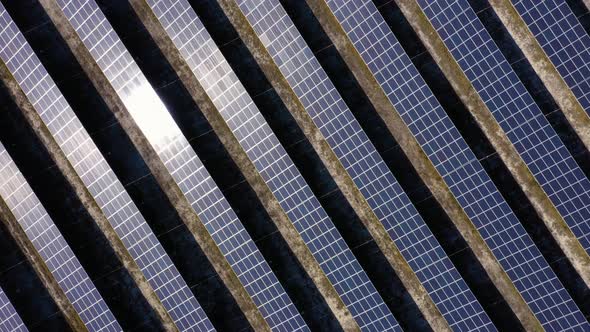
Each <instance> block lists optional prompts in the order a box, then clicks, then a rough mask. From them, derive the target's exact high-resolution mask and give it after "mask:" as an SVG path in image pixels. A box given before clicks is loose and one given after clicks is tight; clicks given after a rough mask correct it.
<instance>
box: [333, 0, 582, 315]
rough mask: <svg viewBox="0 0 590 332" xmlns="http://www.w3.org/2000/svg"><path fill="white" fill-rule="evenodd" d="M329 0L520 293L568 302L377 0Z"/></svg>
mask: <svg viewBox="0 0 590 332" xmlns="http://www.w3.org/2000/svg"><path fill="white" fill-rule="evenodd" d="M327 3H328V5H329V6H330V7H331V8H332V10H333V13H334V15H335V16H336V18H337V19H338V20H339V21H340V23H341V25H342V27H343V28H344V30H345V31H346V32H347V34H348V36H349V37H350V39H351V41H352V42H353V44H354V45H355V47H356V49H357V50H358V51H359V53H360V54H361V57H362V58H363V60H365V62H366V63H367V65H368V66H369V68H370V70H371V72H372V73H373V74H374V75H375V78H376V79H377V81H378V82H379V84H380V85H381V87H382V88H383V90H384V91H385V93H386V94H387V96H388V97H389V100H390V101H391V103H392V104H393V105H394V106H395V107H396V109H397V111H398V112H399V113H400V115H401V116H402V119H403V120H404V122H405V123H406V124H407V125H408V127H409V128H410V130H411V131H412V133H413V134H414V136H415V137H416V139H417V140H418V142H419V143H420V145H421V146H422V148H423V149H424V151H425V152H426V154H427V155H428V157H429V158H430V160H431V161H432V162H433V163H434V166H435V167H436V169H437V170H438V172H439V173H440V174H441V175H442V176H443V178H444V179H445V182H446V183H447V184H448V185H449V188H450V189H451V191H452V193H453V195H454V196H455V197H456V198H457V200H458V201H459V203H460V204H461V206H462V207H463V209H464V211H465V212H466V213H467V215H468V216H469V218H470V219H471V220H472V221H473V223H474V225H475V226H476V227H477V229H478V230H479V231H480V233H481V234H482V236H483V237H484V240H485V241H486V243H487V244H488V246H489V247H490V249H492V251H493V253H494V254H495V256H496V258H497V259H498V261H499V262H500V263H501V265H502V267H503V268H504V269H505V270H506V271H507V273H508V274H509V276H510V277H512V280H519V282H518V283H517V284H516V285H517V287H518V289H519V291H521V292H522V291H527V292H529V293H536V294H537V295H536V296H535V300H536V301H544V299H545V298H546V297H547V298H548V299H550V300H551V301H555V302H556V303H561V302H563V301H564V300H567V301H571V299H570V297H569V295H568V294H567V293H565V290H564V289H563V287H562V286H561V284H560V282H559V280H558V279H557V276H556V275H555V274H554V273H553V271H552V270H551V268H550V267H549V265H548V264H547V262H546V261H545V259H544V258H543V256H542V255H541V253H540V252H539V250H538V249H537V247H536V246H535V244H534V243H533V242H532V240H531V238H530V237H529V236H528V234H527V233H526V231H525V229H524V228H523V227H522V225H521V224H520V223H519V221H518V219H517V218H516V216H515V215H514V213H513V212H512V210H511V209H510V207H509V206H508V204H507V203H506V201H505V200H504V198H503V197H502V196H501V194H500V193H499V192H498V190H497V188H496V187H495V186H494V184H493V182H492V181H491V179H490V178H489V176H488V175H487V173H486V172H485V171H484V169H483V167H482V166H481V164H480V163H479V161H478V160H477V158H476V157H475V155H474V154H473V152H472V151H471V150H470V149H469V147H468V145H467V143H466V142H465V140H464V139H463V138H462V137H461V134H460V133H459V132H458V130H457V129H456V127H455V126H454V125H453V123H452V121H451V120H450V118H449V117H448V116H447V115H446V113H445V111H444V110H443V109H442V107H441V106H440V104H439V103H438V101H437V100H436V98H435V97H434V95H433V94H432V91H431V90H430V89H429V88H428V86H427V85H426V83H425V82H424V80H423V79H422V77H421V76H420V74H419V73H418V71H417V69H416V68H415V67H414V65H413V64H412V62H411V60H410V58H409V57H408V56H407V54H406V53H405V52H404V51H403V48H402V47H401V45H400V44H399V42H398V41H397V39H396V38H395V35H394V34H393V33H392V32H391V30H390V29H389V27H388V26H387V23H386V22H385V20H384V19H383V17H382V16H381V14H380V13H379V12H378V10H377V8H376V7H375V5H374V4H373V3H372V2H371V1H368V0H367V1H363V4H362V5H361V4H360V2H359V1H345V0H329V1H327ZM525 283H526V284H527V285H528V286H527V287H525V286H524V285H525ZM547 283H550V284H552V285H554V286H555V289H558V290H559V292H557V293H555V292H554V291H555V289H554V288H547V286H546V284H547ZM547 290H549V292H548V291H547ZM564 295H565V296H566V297H565V298H562V296H564Z"/></svg>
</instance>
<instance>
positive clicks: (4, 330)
mask: <svg viewBox="0 0 590 332" xmlns="http://www.w3.org/2000/svg"><path fill="white" fill-rule="evenodd" d="M26 331H28V329H27V327H26V326H25V324H24V323H23V321H22V319H21V318H20V316H19V315H18V313H17V312H16V309H14V306H13V305H12V303H10V300H9V299H8V297H7V296H6V293H4V290H3V289H2V288H0V332H26Z"/></svg>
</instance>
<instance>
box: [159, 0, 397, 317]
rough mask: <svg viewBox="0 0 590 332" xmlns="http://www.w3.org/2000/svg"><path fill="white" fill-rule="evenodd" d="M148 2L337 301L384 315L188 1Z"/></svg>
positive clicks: (382, 306)
mask: <svg viewBox="0 0 590 332" xmlns="http://www.w3.org/2000/svg"><path fill="white" fill-rule="evenodd" d="M148 3H149V5H150V6H151V7H152V8H153V10H154V12H155V13H156V16H157V17H158V19H159V20H160V22H161V24H162V25H163V27H164V29H165V30H166V31H167V33H168V35H169V36H170V38H171V39H172V40H173V42H174V43H175V45H176V46H177V47H178V49H179V50H180V52H181V54H182V56H183V57H184V59H185V60H186V61H187V63H188V65H189V67H190V68H191V69H192V70H193V73H194V74H195V76H196V78H197V79H198V80H199V82H200V83H201V85H202V86H203V88H204V89H205V90H206V92H207V94H208V95H209V97H210V98H211V100H212V101H213V103H214V104H215V106H216V107H217V109H218V110H219V111H220V113H221V115H222V117H223V118H224V119H225V121H226V123H227V124H228V126H229V128H230V129H231V131H232V132H233V133H234V135H235V137H236V138H237V139H238V141H239V143H240V145H241V146H242V148H243V149H244V150H245V151H246V154H247V155H248V157H249V158H250V159H251V160H252V161H253V163H254V166H255V167H256V169H257V170H258V171H259V172H260V174H261V176H262V178H263V179H264V181H265V182H266V184H267V185H268V187H269V188H270V190H271V191H272V192H273V194H274V195H275V197H276V198H277V199H278V201H279V203H280V205H281V207H282V208H283V209H284V210H285V211H286V212H287V215H288V216H289V218H290V219H291V221H292V222H293V225H294V226H295V228H296V229H297V230H298V231H299V232H300V234H301V235H302V237H303V239H304V242H305V243H306V244H307V245H308V247H309V248H310V249H311V252H312V254H313V255H314V257H315V258H316V260H317V261H318V262H319V264H320V266H321V267H322V269H323V271H324V272H325V273H326V275H327V276H328V279H329V280H330V281H331V282H332V284H333V285H334V286H335V288H336V290H337V292H338V293H339V294H340V295H341V297H342V300H343V302H344V303H345V304H346V305H348V306H351V308H350V309H351V312H353V315H354V313H359V312H364V314H363V315H358V314H357V315H354V316H355V318H357V319H358V320H359V324H364V325H366V326H368V322H370V321H369V320H368V319H369V317H370V316H371V315H374V318H373V319H372V321H376V320H378V319H382V318H384V317H385V318H387V317H388V316H390V315H391V313H390V312H389V310H388V309H387V307H386V305H385V303H384V302H383V300H382V299H381V298H380V296H379V294H378V293H377V291H376V289H375V287H374V286H373V284H372V283H371V281H370V280H369V278H368V277H367V275H366V273H365V272H364V271H363V270H362V268H361V266H360V265H359V263H358V262H357V261H356V258H355V257H354V256H353V254H352V252H351V251H350V249H349V248H348V247H347V245H346V244H345V242H344V240H343V239H342V237H341V235H340V234H339V233H338V231H337V230H336V228H335V227H334V225H333V224H332V222H331V220H330V219H329V217H328V215H327V214H326V212H325V211H324V209H323V208H322V207H321V205H320V204H319V201H318V200H317V198H316V197H315V196H314V195H313V193H312V191H311V189H310V188H309V186H308V185H307V184H306V183H305V180H304V179H303V178H302V176H301V174H300V173H299V171H298V170H297V168H296V167H295V165H294V164H293V162H292V160H291V159H290V158H289V156H288V155H287V153H286V151H285V149H284V148H283V146H282V145H281V144H280V143H279V141H278V139H277V138H276V136H275V135H274V133H273V132H272V130H271V129H270V127H269V126H268V124H267V123H266V121H265V120H264V118H263V117H262V115H261V114H260V112H259V110H258V109H257V107H256V105H255V104H254V102H253V101H252V99H251V98H250V96H249V95H248V93H247V92H246V90H245V89H244V87H243V86H242V84H241V83H240V81H239V80H238V78H237V77H236V75H235V74H234V72H233V71H232V69H231V67H230V66H229V64H228V63H227V61H226V60H225V59H224V58H223V55H222V54H221V52H220V51H219V49H218V48H217V46H216V45H215V42H214V41H213V39H211V36H210V35H209V34H208V33H207V31H206V30H205V28H204V26H203V24H202V23H201V21H200V20H199V18H198V17H197V15H196V13H195V12H194V11H193V10H192V9H191V8H190V5H189V4H188V2H187V1H185V0H180V1H171V0H164V1H155V0H149V1H148ZM359 301H360V302H359ZM376 304H377V305H376ZM373 326H374V327H375V328H377V327H379V328H383V327H385V326H379V325H373Z"/></svg>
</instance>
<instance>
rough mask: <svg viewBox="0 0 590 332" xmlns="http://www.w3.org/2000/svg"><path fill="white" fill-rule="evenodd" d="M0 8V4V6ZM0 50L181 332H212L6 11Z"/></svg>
mask: <svg viewBox="0 0 590 332" xmlns="http://www.w3.org/2000/svg"><path fill="white" fill-rule="evenodd" d="M0 6H1V5H0ZM0 8H1V9H0V19H1V20H2V23H3V24H2V26H3V29H2V30H1V32H0V40H2V42H3V45H4V47H3V48H2V49H1V50H0V58H2V59H3V61H4V63H5V64H6V66H7V67H8V69H9V70H10V71H11V73H12V74H13V76H14V78H15V80H16V81H17V83H18V84H19V86H20V88H21V89H22V90H23V92H24V93H25V95H26V96H27V98H28V99H29V101H30V102H31V104H32V105H33V107H34V108H35V111H36V112H37V113H38V114H39V116H40V117H41V119H42V121H43V122H44V123H45V125H46V126H47V128H48V129H49V131H50V133H51V134H52V136H53V137H54V139H55V140H56V142H57V143H58V145H59V146H60V148H61V149H62V151H63V152H64V154H65V155H66V157H67V159H68V160H69V161H70V163H71V164H72V166H73V168H74V169H75V170H76V172H77V173H78V175H79V176H80V178H81V179H82V182H83V183H84V184H85V185H86V187H87V188H88V190H89V192H90V193H91V195H92V196H93V197H94V199H95V201H96V202H97V204H98V205H99V207H100V208H101V210H102V211H103V213H104V214H105V216H106V217H107V219H108V220H109V222H110V223H111V225H112V226H113V228H114V230H115V232H116V233H117V235H118V236H119V237H120V238H121V240H122V241H123V244H124V245H125V247H126V248H127V250H128V251H129V253H130V254H131V256H132V257H133V259H134V260H135V261H136V263H137V264H138V266H139V268H140V269H141V271H142V272H143V274H144V275H145V277H146V278H147V280H148V282H149V283H150V285H151V286H152V287H153V289H154V290H155V292H156V294H157V295H158V297H159V298H160V300H161V301H162V303H163V305H164V306H165V307H166V308H167V309H168V310H169V313H170V315H171V316H172V318H173V319H174V321H175V323H176V324H177V325H178V326H179V328H181V329H189V328H191V327H194V326H197V325H199V326H200V327H201V329H202V330H213V327H212V325H211V323H210V321H209V320H208V319H207V317H206V316H205V314H204V312H203V310H202V308H201V307H200V305H199V304H198V303H197V301H196V299H195V298H194V296H193V294H192V293H191V291H190V289H189V288H188V286H187V285H186V283H185V282H184V280H183V279H182V277H181V276H180V274H179V272H178V270H177V269H176V267H174V265H173V264H172V261H171V260H170V258H169V257H168V255H167V254H166V253H165V251H164V250H163V248H162V247H161V244H160V243H159V241H158V240H157V238H156V236H155V234H154V233H153V232H152V231H151V229H150V227H149V226H148V224H147V223H146V221H145V219H144V218H143V216H142V215H141V213H140V212H139V210H138V209H137V206H136V205H135V203H133V201H132V200H131V198H130V196H129V195H128V193H127V192H126V191H125V189H124V187H123V185H122V184H121V183H120V181H119V180H118V179H117V177H116V176H115V174H114V172H113V171H112V169H111V168H110V166H109V165H108V163H107V162H106V160H105V159H104V157H103V156H102V154H101V153H100V151H99V150H98V148H97V147H96V145H95V144H94V143H93V142H92V139H91V138H90V136H89V135H88V132H87V131H86V130H85V129H84V127H83V126H82V124H81V123H80V121H79V120H78V118H77V117H76V115H75V114H74V112H73V111H72V109H71V108H70V106H69V105H68V103H67V101H66V100H65V98H64V97H63V95H62V94H61V93H60V91H59V89H58V88H57V86H56V85H55V83H54V82H53V80H52V79H51V77H50V76H49V74H48V73H47V71H46V70H45V68H44V67H43V65H42V64H41V62H40V61H39V59H38V58H37V56H36V55H35V53H34V51H33V50H32V49H31V47H30V46H29V45H28V43H27V42H26V40H25V38H24V36H23V35H22V33H21V32H20V31H19V30H18V28H17V27H16V25H15V24H14V22H13V21H12V19H11V18H10V16H9V15H8V13H7V12H6V10H5V9H4V7H3V6H2V7H0Z"/></svg>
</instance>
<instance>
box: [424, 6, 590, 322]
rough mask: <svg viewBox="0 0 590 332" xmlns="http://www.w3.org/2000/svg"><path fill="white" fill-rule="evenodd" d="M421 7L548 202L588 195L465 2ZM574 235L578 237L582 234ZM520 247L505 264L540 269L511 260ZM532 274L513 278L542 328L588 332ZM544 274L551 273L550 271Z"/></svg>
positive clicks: (561, 295) (565, 299)
mask: <svg viewBox="0 0 590 332" xmlns="http://www.w3.org/2000/svg"><path fill="white" fill-rule="evenodd" d="M418 3H419V5H420V6H421V7H422V8H423V10H424V12H425V14H426V16H427V17H428V18H429V20H430V22H431V23H432V24H433V26H434V28H435V29H436V30H437V31H438V33H439V35H440V36H441V38H442V39H443V41H444V42H445V44H446V45H447V47H448V48H449V50H450V51H451V53H452V54H453V56H454V57H455V59H456V60H457V62H458V64H459V65H460V66H461V67H462V69H463V70H464V72H465V74H466V75H467V77H468V78H469V79H470V80H471V81H472V82H473V85H474V87H475V89H476V90H477V91H478V92H479V94H480V96H481V97H482V99H483V100H484V102H485V103H486V105H487V106H488V108H489V109H490V111H491V112H492V114H493V115H494V117H495V118H496V120H497V121H498V122H499V123H500V125H501V127H502V128H503V129H504V130H505V131H506V132H507V134H508V137H509V138H510V140H511V141H512V142H513V143H514V145H515V147H516V149H517V151H519V153H521V155H522V157H523V159H524V160H525V163H527V165H528V166H529V168H530V169H531V171H532V172H533V174H534V175H535V176H536V178H537V179H538V180H539V182H540V183H541V185H542V186H543V188H544V189H545V190H546V191H547V192H548V194H549V196H550V198H551V199H552V200H553V201H554V202H556V201H558V200H562V199H563V200H562V202H564V204H563V205H562V206H561V207H562V208H563V207H565V206H567V204H568V203H567V202H565V200H567V199H568V190H569V193H574V195H575V196H579V195H585V193H586V192H587V191H586V190H584V189H583V183H584V182H587V179H586V178H585V176H584V175H583V173H582V172H581V170H580V169H579V168H578V166H577V164H576V163H575V161H574V160H573V158H572V157H571V155H569V153H568V151H567V150H566V148H565V146H564V145H563V143H562V142H561V141H560V140H559V138H558V137H557V135H556V134H555V131H553V129H552V128H551V127H550V125H549V123H548V122H547V120H546V119H545V118H544V117H543V114H542V113H541V111H540V110H539V108H538V107H537V106H536V104H534V102H533V100H532V97H531V96H530V95H529V94H528V92H527V91H526V89H525V88H524V86H523V85H522V83H521V82H520V81H519V80H518V78H517V76H516V74H515V73H514V72H513V71H512V69H511V68H510V65H509V64H508V62H507V61H506V60H505V59H504V57H503V56H502V54H501V53H500V51H499V49H498V48H497V46H496V45H495V44H494V42H493V40H492V39H491V37H490V36H489V34H488V33H487V32H486V30H485V29H484V27H483V25H482V24H481V22H480V21H479V20H478V18H477V16H476V15H475V12H473V10H472V9H471V8H470V7H469V4H468V3H467V1H462V0H460V1H437V2H427V1H422V0H420V1H418ZM589 184H590V183H589ZM576 202H578V200H577V198H574V200H573V201H572V202H570V204H574V203H576ZM579 202H582V201H581V200H580V201H579ZM556 205H557V204H556ZM575 208H577V207H574V206H570V209H571V211H572V212H573V213H576V212H577V211H579V212H577V213H584V212H583V209H584V207H583V205H582V206H581V207H579V208H581V209H582V210H577V211H576V212H574V211H573V210H574V209H575ZM560 212H561V213H562V215H563V216H564V218H565V219H566V220H568V217H569V216H571V214H570V215H568V214H567V213H564V212H563V210H560ZM580 216H581V215H580ZM570 220H571V219H570ZM581 223H582V226H583V224H585V222H584V221H582V222H581ZM570 226H571V225H570ZM572 228H573V227H572ZM573 230H574V231H576V230H577V231H578V234H580V232H579V231H580V229H579V228H577V229H574V228H573ZM519 246H520V247H522V244H520V245H516V244H513V245H512V246H508V247H506V248H504V249H503V250H505V251H506V254H507V256H508V257H507V259H508V260H512V261H513V265H518V264H519V263H520V264H522V262H530V263H531V267H534V268H535V269H539V264H540V262H539V261H538V260H535V261H530V259H531V257H526V256H520V255H512V253H513V252H514V250H513V249H514V248H515V247H519ZM541 263H543V262H541ZM527 265H528V264H527ZM530 269H531V268H530V267H528V266H526V267H525V268H524V269H521V270H520V271H518V273H515V272H514V271H513V272H512V276H511V277H512V279H513V280H515V286H516V287H517V288H518V289H519V290H520V291H521V294H522V295H523V298H524V299H525V301H526V302H527V303H528V304H529V306H530V307H531V309H532V311H533V312H534V313H535V314H536V315H537V317H538V318H539V320H540V322H541V323H542V324H543V326H544V327H545V328H547V329H549V330H561V331H563V330H567V329H583V328H587V326H588V322H587V321H586V320H585V319H584V318H583V315H582V314H581V312H580V311H579V309H578V308H577V306H576V304H575V303H574V302H573V300H571V298H570V296H569V295H568V294H567V292H566V291H565V290H564V289H563V288H562V285H561V283H560V282H559V280H557V278H547V279H549V282H545V283H542V284H541V285H540V287H539V286H538V285H537V284H538V282H531V281H525V280H522V279H519V275H520V276H522V275H527V274H528V273H529V272H530ZM546 271H548V272H550V269H547V270H546ZM508 272H509V274H510V273H511V272H510V271H508ZM544 273H545V272H544ZM551 274H552V273H551ZM543 279H545V278H543ZM543 279H541V280H543ZM534 286H537V287H534ZM532 288H535V289H534V290H533V289H532ZM539 295H540V296H539Z"/></svg>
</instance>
